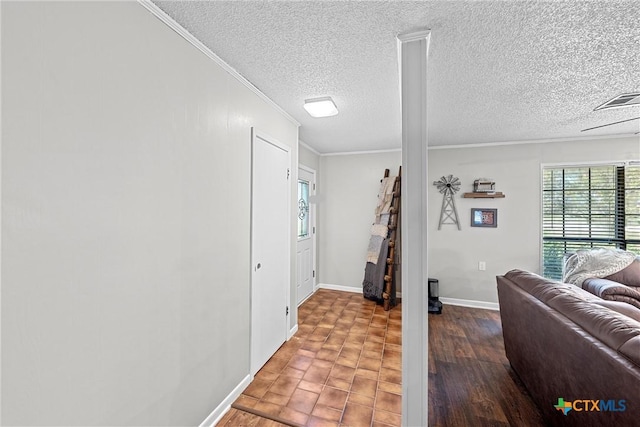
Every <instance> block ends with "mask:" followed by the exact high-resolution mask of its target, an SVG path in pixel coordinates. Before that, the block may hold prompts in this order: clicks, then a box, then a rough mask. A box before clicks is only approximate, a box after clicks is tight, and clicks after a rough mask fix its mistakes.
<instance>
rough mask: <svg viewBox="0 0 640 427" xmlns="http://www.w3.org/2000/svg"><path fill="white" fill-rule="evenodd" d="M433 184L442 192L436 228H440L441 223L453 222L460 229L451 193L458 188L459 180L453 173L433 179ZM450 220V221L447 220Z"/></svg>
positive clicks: (455, 191) (454, 192)
mask: <svg viewBox="0 0 640 427" xmlns="http://www.w3.org/2000/svg"><path fill="white" fill-rule="evenodd" d="M433 185H435V186H436V187H437V188H438V191H439V192H441V193H442V209H440V222H439V223H438V230H440V229H441V228H442V224H455V225H457V226H458V230H460V221H458V210H457V209H456V203H455V201H454V199H453V195H454V194H456V193H457V192H458V191H459V190H460V180H459V179H458V178H457V177H454V176H453V175H448V176H446V177H444V176H443V177H442V178H440V179H439V180H438V181H433ZM447 221H450V222H447Z"/></svg>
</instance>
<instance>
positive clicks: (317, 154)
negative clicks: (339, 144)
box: [298, 139, 322, 156]
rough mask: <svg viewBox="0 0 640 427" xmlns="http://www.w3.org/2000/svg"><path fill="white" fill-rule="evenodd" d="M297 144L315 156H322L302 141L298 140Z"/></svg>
mask: <svg viewBox="0 0 640 427" xmlns="http://www.w3.org/2000/svg"><path fill="white" fill-rule="evenodd" d="M298 143H299V144H300V145H302V146H303V147H304V148H306V149H307V150H309V151H311V152H312V153H313V154H315V155H316V156H322V154H321V153H320V152H319V151H318V150H316V149H315V148H313V147H312V146H310V145H309V144H306V143H305V142H304V141H303V140H301V139H298Z"/></svg>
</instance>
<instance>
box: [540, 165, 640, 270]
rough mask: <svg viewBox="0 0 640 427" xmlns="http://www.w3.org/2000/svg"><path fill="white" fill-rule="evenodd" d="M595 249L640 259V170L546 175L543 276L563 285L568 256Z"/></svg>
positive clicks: (554, 170)
mask: <svg viewBox="0 0 640 427" xmlns="http://www.w3.org/2000/svg"><path fill="white" fill-rule="evenodd" d="M593 247H609V248H619V249H625V250H628V251H632V252H635V253H638V254H640V166H620V165H598V166H583V167H545V168H544V169H543V183H542V248H543V249H542V256H543V270H544V271H543V275H544V276H545V277H548V278H552V279H558V280H559V279H561V278H562V265H563V257H564V255H565V254H567V253H571V252H575V251H576V250H578V249H588V248H593Z"/></svg>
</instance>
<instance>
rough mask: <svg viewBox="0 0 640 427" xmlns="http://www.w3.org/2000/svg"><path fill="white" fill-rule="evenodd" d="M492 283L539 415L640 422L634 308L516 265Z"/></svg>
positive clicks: (580, 421)
mask: <svg viewBox="0 0 640 427" xmlns="http://www.w3.org/2000/svg"><path fill="white" fill-rule="evenodd" d="M497 282H498V299H499V302H500V316H501V318H502V329H503V336H504V345H505V351H506V355H507V358H508V359H509V362H510V363H511V366H512V368H513V370H514V371H515V372H516V373H517V374H518V376H519V377H520V379H521V380H522V382H523V383H524V385H525V386H526V388H527V390H528V391H529V393H530V395H531V397H532V398H533V400H534V402H535V403H536V405H537V406H538V407H539V409H540V411H541V413H542V415H543V417H544V418H545V420H546V422H547V423H548V424H549V425H554V426H555V425H557V426H560V425H562V426H640V310H638V309H637V308H636V307H634V306H632V305H630V304H626V303H624V302H617V301H605V300H603V299H601V298H599V297H597V296H595V295H593V294H591V293H589V292H587V291H585V290H583V289H581V288H578V287H577V286H574V285H570V284H563V283H559V282H554V281H551V280H548V279H545V278H543V277H540V276H538V275H536V274H533V273H530V272H526V271H521V270H512V271H510V272H508V273H507V274H505V275H504V276H498V277H497ZM636 319H637V320H636ZM560 398H562V399H563V401H564V402H565V403H566V402H569V403H570V404H571V405H572V409H571V410H565V411H566V415H565V414H564V412H565V411H561V410H558V409H557V408H556V406H558V403H559V399H560ZM596 401H597V402H596ZM596 409H598V410H596Z"/></svg>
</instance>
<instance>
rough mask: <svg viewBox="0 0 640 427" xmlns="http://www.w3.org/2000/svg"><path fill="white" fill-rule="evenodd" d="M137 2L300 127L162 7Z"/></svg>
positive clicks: (141, 0)
mask: <svg viewBox="0 0 640 427" xmlns="http://www.w3.org/2000/svg"><path fill="white" fill-rule="evenodd" d="M138 3H139V4H140V5H141V6H142V7H144V8H145V9H147V10H148V11H149V12H151V13H152V14H153V15H154V16H155V17H156V18H158V19H159V20H160V21H162V22H164V23H165V24H166V25H167V26H168V27H169V28H171V29H172V30H173V31H175V32H176V33H177V34H178V35H180V36H181V37H182V38H184V39H185V40H186V41H188V42H189V43H191V44H192V45H193V46H194V47H195V48H196V49H198V50H199V51H200V52H202V53H204V54H205V55H206V56H208V57H209V58H210V59H211V60H212V61H213V62H215V63H216V64H217V65H219V66H220V67H222V69H223V70H225V71H226V72H227V73H229V74H230V75H231V76H232V77H234V78H235V79H236V80H238V81H239V82H240V83H242V84H243V85H244V86H245V87H246V88H247V89H249V90H250V91H252V92H253V93H255V94H256V95H257V96H258V97H259V98H260V99H262V100H263V101H265V102H266V103H267V104H269V105H270V106H271V107H273V108H274V109H276V110H277V111H278V112H279V113H280V114H282V115H283V116H284V117H286V118H287V119H288V120H289V121H290V122H292V123H293V124H295V125H296V126H298V127H300V123H299V122H298V121H297V120H296V119H294V118H293V117H292V116H291V115H290V114H289V113H287V112H286V111H284V110H283V109H282V107H280V106H279V105H278V104H276V103H275V102H274V101H273V100H272V99H271V98H269V97H268V96H267V95H265V94H264V93H262V92H261V91H260V89H258V88H257V87H255V86H254V85H253V84H252V83H251V82H250V81H249V80H247V79H246V78H244V77H243V76H242V74H240V73H239V72H238V71H236V70H235V69H234V68H233V67H231V66H230V65H229V64H227V63H226V62H224V61H223V60H222V58H220V57H219V56H218V55H216V54H215V53H213V52H212V51H211V49H209V48H208V47H206V46H205V45H204V44H203V43H202V42H201V41H200V40H198V39H197V38H195V37H194V36H193V35H192V34H191V33H190V32H189V31H187V30H186V29H185V28H184V27H183V26H181V25H180V24H178V23H177V22H176V21H174V20H173V18H171V17H170V16H169V15H167V14H166V13H164V11H163V10H162V9H160V8H159V7H158V6H156V5H155V4H154V3H152V2H151V0H138Z"/></svg>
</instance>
